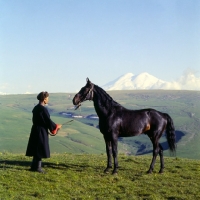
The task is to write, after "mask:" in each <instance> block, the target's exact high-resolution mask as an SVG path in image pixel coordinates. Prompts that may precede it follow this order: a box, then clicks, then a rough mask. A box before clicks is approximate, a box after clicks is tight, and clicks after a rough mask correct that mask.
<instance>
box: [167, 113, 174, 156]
mask: <svg viewBox="0 0 200 200" xmlns="http://www.w3.org/2000/svg"><path fill="white" fill-rule="evenodd" d="M165 116H166V118H167V126H166V137H167V142H168V145H169V149H170V151H171V152H172V153H174V154H175V152H176V135H175V128H174V123H173V120H172V118H171V117H170V116H169V115H168V114H167V113H165Z"/></svg>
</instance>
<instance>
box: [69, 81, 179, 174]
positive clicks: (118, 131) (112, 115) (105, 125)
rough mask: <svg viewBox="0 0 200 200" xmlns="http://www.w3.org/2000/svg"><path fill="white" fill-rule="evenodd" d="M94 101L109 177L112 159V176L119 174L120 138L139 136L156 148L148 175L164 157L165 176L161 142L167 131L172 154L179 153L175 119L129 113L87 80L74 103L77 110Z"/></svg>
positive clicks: (153, 113) (148, 111)
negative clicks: (147, 138) (144, 136)
mask: <svg viewBox="0 0 200 200" xmlns="http://www.w3.org/2000/svg"><path fill="white" fill-rule="evenodd" d="M87 100H90V101H93V104H94V108H95V111H96V113H97V115H98V117H99V129H100V132H101V133H102V134H103V137H104V140H105V144H106V153H107V167H106V169H105V170H104V172H105V173H108V172H109V170H110V169H111V168H112V156H113V160H114V169H113V171H112V174H117V172H118V158H117V145H118V137H130V136H137V135H140V134H142V133H144V134H146V135H147V136H148V137H149V138H150V140H151V142H152V144H153V158H152V161H151V164H150V167H149V169H148V171H147V173H152V172H153V169H154V164H155V161H156V157H157V155H158V154H159V156H160V170H159V173H163V172H164V158H163V148H162V146H161V144H160V143H159V139H160V137H161V136H162V134H163V133H164V131H166V138H167V142H168V145H169V150H170V151H171V152H172V153H175V152H176V135H175V128H174V123H173V120H172V118H171V117H170V116H169V115H168V114H167V113H162V112H159V111H157V110H155V109H152V108H148V109H141V110H130V109H126V108H125V107H123V106H122V105H120V104H119V103H117V102H116V101H114V100H113V99H112V97H111V96H110V95H109V94H108V93H106V91H105V90H103V89H102V88H101V87H99V86H98V85H95V84H93V83H92V82H91V81H90V80H89V78H87V79H86V85H85V86H84V87H82V88H81V89H80V91H79V92H78V93H77V94H75V96H74V98H73V100H72V102H73V104H74V105H75V106H76V109H77V108H78V107H79V106H81V103H82V102H84V101H87Z"/></svg>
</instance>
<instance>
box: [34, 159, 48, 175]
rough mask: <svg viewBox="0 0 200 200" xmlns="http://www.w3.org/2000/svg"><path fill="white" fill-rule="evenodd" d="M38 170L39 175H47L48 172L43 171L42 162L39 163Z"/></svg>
mask: <svg viewBox="0 0 200 200" xmlns="http://www.w3.org/2000/svg"><path fill="white" fill-rule="evenodd" d="M37 164H38V165H37V170H36V171H38V172H39V173H43V174H46V172H45V171H44V170H43V169H42V161H38V162H37Z"/></svg>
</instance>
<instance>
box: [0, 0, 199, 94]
mask: <svg viewBox="0 0 200 200" xmlns="http://www.w3.org/2000/svg"><path fill="white" fill-rule="evenodd" d="M199 10H200V1H199V0H0V27H1V28H0V93H12V94H18V93H19V94H20V93H28V92H30V93H39V92H40V91H43V90H47V91H48V92H50V93H53V92H76V91H78V90H79V89H80V88H81V87H82V86H84V85H85V81H86V78H87V77H89V78H90V80H91V81H92V82H94V83H95V84H97V85H99V86H102V85H104V84H106V83H107V82H109V81H111V80H114V79H116V78H117V77H119V76H121V75H123V74H126V73H128V72H131V73H133V74H139V73H142V72H148V73H149V74H151V75H153V76H156V77H157V78H160V79H162V80H165V81H173V80H176V79H177V78H179V77H180V76H181V75H182V74H183V73H184V71H185V70H188V69H192V70H193V71H197V72H198V73H199V70H200V12H199Z"/></svg>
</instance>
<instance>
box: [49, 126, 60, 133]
mask: <svg viewBox="0 0 200 200" xmlns="http://www.w3.org/2000/svg"><path fill="white" fill-rule="evenodd" d="M59 129H60V128H59V127H58V124H56V129H54V130H53V131H51V133H52V134H53V135H56V134H57V132H58V130H59Z"/></svg>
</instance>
